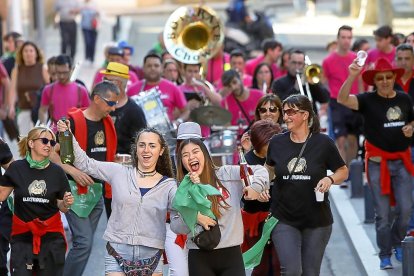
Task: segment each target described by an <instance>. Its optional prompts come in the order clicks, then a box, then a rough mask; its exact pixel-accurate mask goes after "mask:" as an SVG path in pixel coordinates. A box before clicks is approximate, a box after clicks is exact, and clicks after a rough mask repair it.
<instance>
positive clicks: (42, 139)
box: [33, 137, 56, 147]
mask: <svg viewBox="0 0 414 276" xmlns="http://www.w3.org/2000/svg"><path fill="white" fill-rule="evenodd" d="M36 140H40V141H41V142H42V144H43V145H47V144H49V143H50V145H51V146H52V147H54V146H56V141H55V140H53V139H52V140H49V139H47V138H45V137H43V138H37V139H34V140H33V141H36Z"/></svg>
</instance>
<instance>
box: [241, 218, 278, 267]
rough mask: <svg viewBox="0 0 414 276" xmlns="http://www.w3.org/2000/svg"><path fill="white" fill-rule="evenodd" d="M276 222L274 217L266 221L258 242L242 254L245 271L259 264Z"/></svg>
mask: <svg viewBox="0 0 414 276" xmlns="http://www.w3.org/2000/svg"><path fill="white" fill-rule="evenodd" d="M278 222H279V220H278V219H277V218H275V217H270V218H268V219H266V222H265V224H264V225H263V231H262V236H261V238H260V240H259V241H258V242H257V243H256V244H255V245H253V247H251V248H250V249H249V250H247V251H246V252H244V253H243V262H244V267H245V268H246V269H253V268H254V267H256V266H258V265H259V264H260V262H261V260H262V255H263V251H264V248H265V246H266V244H267V242H268V241H269V239H270V234H271V233H272V230H273V228H275V226H276V224H277V223H278Z"/></svg>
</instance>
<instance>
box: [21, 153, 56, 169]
mask: <svg viewBox="0 0 414 276" xmlns="http://www.w3.org/2000/svg"><path fill="white" fill-rule="evenodd" d="M26 160H27V162H29V165H30V168H32V169H44V168H46V167H47V166H48V165H49V163H50V160H49V158H48V157H46V158H45V159H44V160H42V161H35V160H33V159H32V156H30V153H29V152H26Z"/></svg>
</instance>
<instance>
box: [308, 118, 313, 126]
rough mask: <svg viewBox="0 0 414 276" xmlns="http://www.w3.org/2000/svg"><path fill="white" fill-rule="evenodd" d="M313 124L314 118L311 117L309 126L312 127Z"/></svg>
mask: <svg viewBox="0 0 414 276" xmlns="http://www.w3.org/2000/svg"><path fill="white" fill-rule="evenodd" d="M312 125H313V118H311V119H310V120H309V123H308V127H309V128H311V127H312Z"/></svg>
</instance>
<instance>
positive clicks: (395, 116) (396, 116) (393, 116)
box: [387, 106, 402, 121]
mask: <svg viewBox="0 0 414 276" xmlns="http://www.w3.org/2000/svg"><path fill="white" fill-rule="evenodd" d="M401 114H402V112H401V108H400V107H398V106H395V107H390V108H389V109H388V110H387V119H388V121H397V120H400V119H401Z"/></svg>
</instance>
